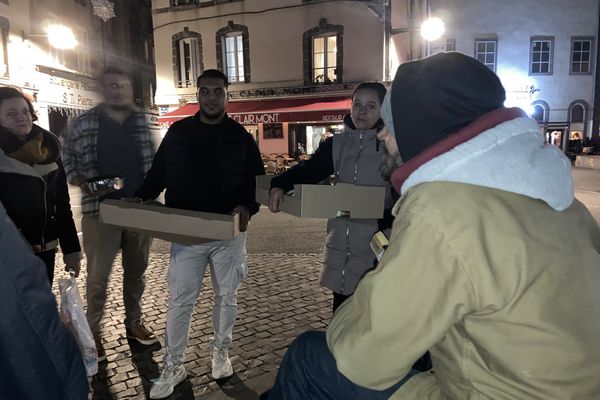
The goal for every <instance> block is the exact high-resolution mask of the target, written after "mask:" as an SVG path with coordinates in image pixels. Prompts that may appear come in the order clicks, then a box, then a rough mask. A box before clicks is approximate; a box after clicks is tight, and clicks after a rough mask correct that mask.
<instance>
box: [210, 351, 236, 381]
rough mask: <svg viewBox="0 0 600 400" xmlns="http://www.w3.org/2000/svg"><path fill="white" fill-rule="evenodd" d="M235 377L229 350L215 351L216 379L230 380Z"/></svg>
mask: <svg viewBox="0 0 600 400" xmlns="http://www.w3.org/2000/svg"><path fill="white" fill-rule="evenodd" d="M231 375H233V367H232V366H231V361H230V360H229V354H228V353H227V349H213V351H212V376H213V378H215V379H223V378H228V377H230V376H231Z"/></svg>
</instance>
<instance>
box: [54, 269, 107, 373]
mask: <svg viewBox="0 0 600 400" xmlns="http://www.w3.org/2000/svg"><path fill="white" fill-rule="evenodd" d="M58 290H59V292H60V300H61V301H60V318H61V319H62V320H63V322H64V323H65V325H67V328H68V329H69V330H70V331H71V333H73V336H74V337H75V340H76V341H77V344H78V345H79V350H81V355H82V357H83V363H84V364H85V370H86V372H87V376H93V375H95V374H96V373H97V372H98V352H97V350H96V343H95V342H94V336H93V335H92V331H91V330H90V326H89V324H88V322H87V319H86V317H85V312H84V311H83V304H82V302H81V296H80V295H79V289H78V288H77V281H76V280H75V277H74V276H71V277H70V278H69V279H66V278H63V279H59V281H58Z"/></svg>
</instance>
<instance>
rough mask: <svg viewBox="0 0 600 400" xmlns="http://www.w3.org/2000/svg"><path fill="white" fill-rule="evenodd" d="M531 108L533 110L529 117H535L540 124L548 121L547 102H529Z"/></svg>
mask: <svg viewBox="0 0 600 400" xmlns="http://www.w3.org/2000/svg"><path fill="white" fill-rule="evenodd" d="M531 109H532V111H533V112H532V114H531V118H533V119H535V120H536V121H537V122H538V123H540V124H543V123H545V122H548V110H549V106H548V103H546V102H545V101H543V100H536V101H534V102H533V103H531Z"/></svg>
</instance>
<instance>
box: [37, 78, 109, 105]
mask: <svg viewBox="0 0 600 400" xmlns="http://www.w3.org/2000/svg"><path fill="white" fill-rule="evenodd" d="M44 86H45V87H42V88H40V92H39V94H38V101H39V102H45V103H48V104H51V105H56V106H62V107H73V108H85V109H88V108H92V107H94V106H95V105H96V104H97V103H99V102H100V101H101V96H100V94H99V93H97V92H93V91H90V90H87V89H86V86H85V84H84V83H83V82H79V81H74V80H71V79H64V78H59V77H56V76H48V80H47V81H46V82H45V85H44Z"/></svg>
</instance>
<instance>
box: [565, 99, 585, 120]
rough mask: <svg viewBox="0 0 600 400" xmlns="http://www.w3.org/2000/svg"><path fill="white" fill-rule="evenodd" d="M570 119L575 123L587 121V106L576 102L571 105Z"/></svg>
mask: <svg viewBox="0 0 600 400" xmlns="http://www.w3.org/2000/svg"><path fill="white" fill-rule="evenodd" d="M569 121H570V122H575V123H583V122H584V121H585V106H584V105H583V104H581V103H575V104H572V105H571V109H570V110H569Z"/></svg>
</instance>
